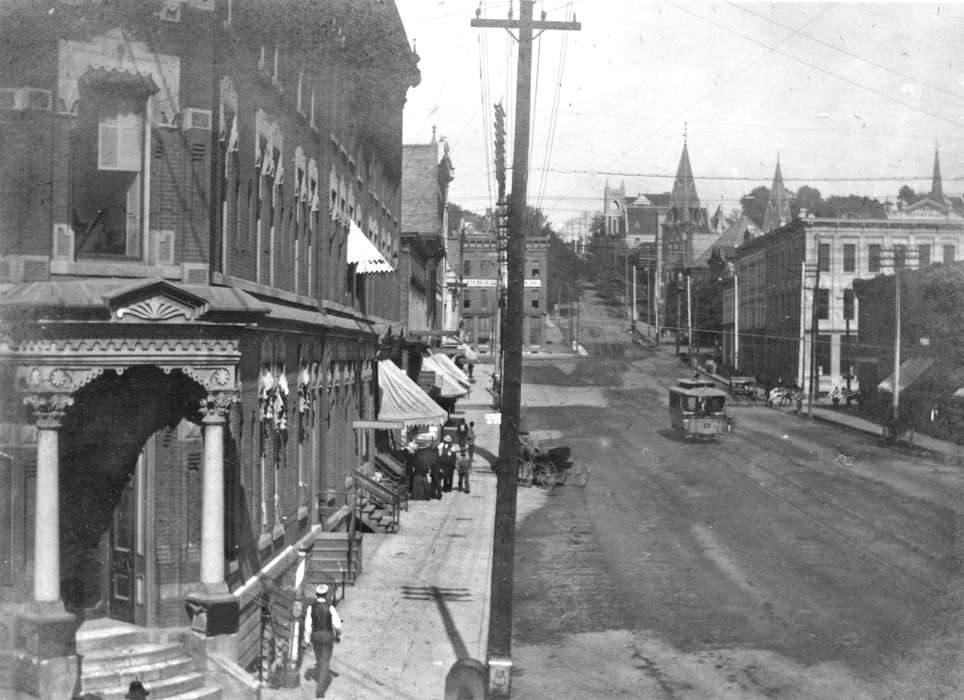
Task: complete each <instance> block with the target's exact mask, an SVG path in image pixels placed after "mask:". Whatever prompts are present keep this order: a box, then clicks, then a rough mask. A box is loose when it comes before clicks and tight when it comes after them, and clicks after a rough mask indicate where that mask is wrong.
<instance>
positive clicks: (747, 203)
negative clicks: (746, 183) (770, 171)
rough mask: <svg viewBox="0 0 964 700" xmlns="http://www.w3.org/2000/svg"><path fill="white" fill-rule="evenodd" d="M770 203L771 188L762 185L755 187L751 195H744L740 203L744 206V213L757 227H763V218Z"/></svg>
mask: <svg viewBox="0 0 964 700" xmlns="http://www.w3.org/2000/svg"><path fill="white" fill-rule="evenodd" d="M769 201H770V188H769V187H764V186H762V185H761V186H760V187H754V188H753V189H752V190H750V192H749V194H745V195H743V197H742V198H741V199H740V203H741V204H742V205H743V213H744V214H746V215H747V216H748V217H749V218H750V221H752V222H753V223H755V224H756V225H757V226H763V217H764V216H765V215H766V212H767V202H769Z"/></svg>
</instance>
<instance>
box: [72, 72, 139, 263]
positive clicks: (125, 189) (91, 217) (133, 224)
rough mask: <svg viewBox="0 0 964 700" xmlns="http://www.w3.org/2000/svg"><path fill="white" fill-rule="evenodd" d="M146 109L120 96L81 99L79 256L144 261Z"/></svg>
mask: <svg viewBox="0 0 964 700" xmlns="http://www.w3.org/2000/svg"><path fill="white" fill-rule="evenodd" d="M145 106H146V98H145V97H141V96H139V95H134V96H128V97H118V96H117V95H116V91H115V90H98V89H95V88H88V89H87V90H85V91H84V92H83V94H82V98H81V104H80V107H79V109H78V114H79V119H78V123H77V127H76V130H75V132H74V139H73V149H72V154H73V172H72V177H71V202H70V208H71V224H72V227H73V229H74V234H75V236H76V241H77V245H76V250H77V255H78V256H81V257H92V256H109V257H113V256H117V257H123V258H134V259H141V258H143V252H144V251H143V245H142V239H143V232H142V228H143V227H142V221H143V200H144V196H143V192H142V189H143V187H144V178H143V174H144V143H145V136H146V134H145Z"/></svg>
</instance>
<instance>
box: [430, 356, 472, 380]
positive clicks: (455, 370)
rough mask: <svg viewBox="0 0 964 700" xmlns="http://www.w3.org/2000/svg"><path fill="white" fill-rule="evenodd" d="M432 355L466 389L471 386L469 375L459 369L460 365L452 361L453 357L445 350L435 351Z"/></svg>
mask: <svg viewBox="0 0 964 700" xmlns="http://www.w3.org/2000/svg"><path fill="white" fill-rule="evenodd" d="M432 357H434V358H435V359H436V360H438V362H439V364H440V365H442V366H443V367H444V368H445V369H446V370H448V372H449V374H451V375H452V376H453V377H455V379H456V380H457V381H458V382H459V384H461V385H462V386H464V387H465V388H466V389H468V388H469V386H471V384H472V382H470V381H469V375H467V374H466V373H465V372H463V371H462V370H460V369H459V366H458V365H457V364H455V362H453V361H452V358H451V357H449V356H448V355H446V354H445V353H444V352H433V353H432Z"/></svg>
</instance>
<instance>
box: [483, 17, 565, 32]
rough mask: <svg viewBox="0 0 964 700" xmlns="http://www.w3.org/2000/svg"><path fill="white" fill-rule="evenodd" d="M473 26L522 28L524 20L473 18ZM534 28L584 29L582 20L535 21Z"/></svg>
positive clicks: (531, 25) (542, 29)
mask: <svg viewBox="0 0 964 700" xmlns="http://www.w3.org/2000/svg"><path fill="white" fill-rule="evenodd" d="M472 26H473V27H476V28H478V29H522V27H523V24H522V20H518V19H473V20H472ZM529 26H530V27H531V28H532V29H533V30H539V31H546V30H547V29H560V30H563V31H579V30H580V29H582V24H581V23H580V22H555V21H553V22H547V21H545V20H542V21H533V22H531V23H530V24H529Z"/></svg>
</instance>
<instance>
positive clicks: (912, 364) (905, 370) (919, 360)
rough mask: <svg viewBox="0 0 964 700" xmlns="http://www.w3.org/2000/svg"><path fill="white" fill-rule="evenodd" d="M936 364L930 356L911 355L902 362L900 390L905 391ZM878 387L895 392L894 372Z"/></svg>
mask: <svg viewBox="0 0 964 700" xmlns="http://www.w3.org/2000/svg"><path fill="white" fill-rule="evenodd" d="M932 364H934V360H932V359H930V358H929V357H909V358H907V359H906V360H904V361H903V362H901V363H900V390H901V391H903V390H904V389H906V388H907V387H909V386H910V385H911V384H913V383H914V382H915V381H917V380H918V379H919V378H920V376H921V375H922V374H924V372H926V371H927V370H928V368H929V367H930V366H931V365H932ZM877 389H878V390H880V391H889V392H890V393H893V392H894V374H893V372H891V373H890V375H888V376H887V378H886V379H885V380H884V381H882V382H881V383H880V384H878V385H877Z"/></svg>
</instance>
